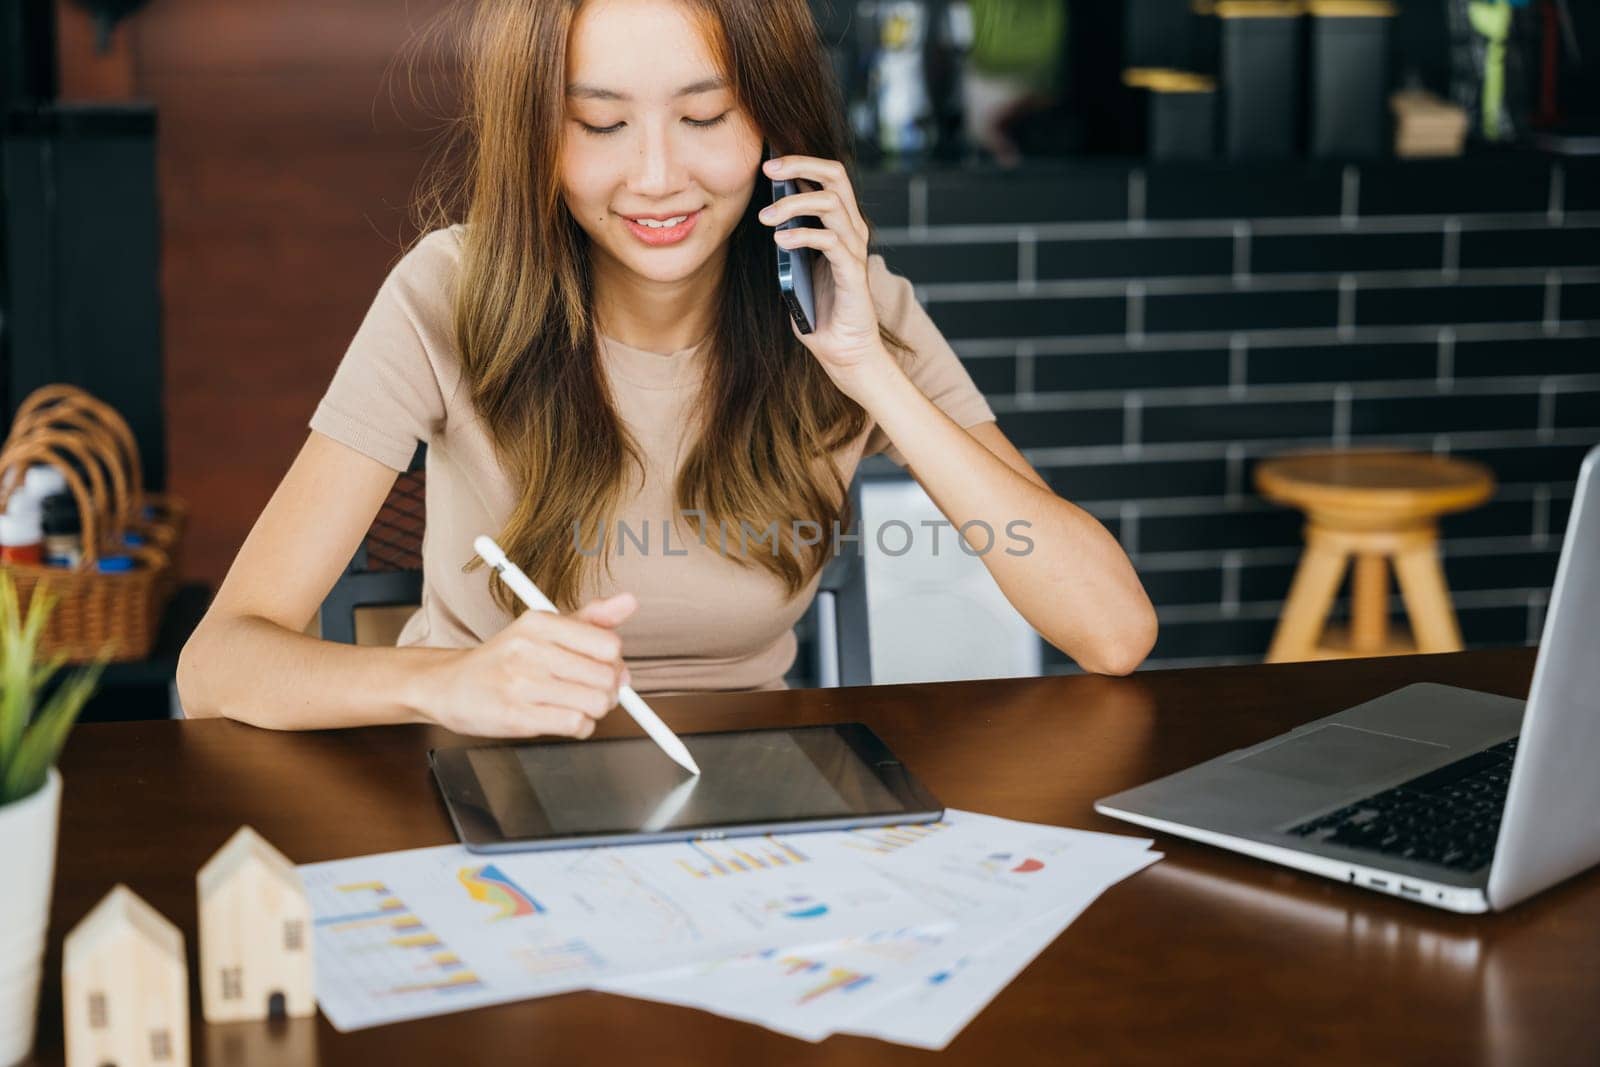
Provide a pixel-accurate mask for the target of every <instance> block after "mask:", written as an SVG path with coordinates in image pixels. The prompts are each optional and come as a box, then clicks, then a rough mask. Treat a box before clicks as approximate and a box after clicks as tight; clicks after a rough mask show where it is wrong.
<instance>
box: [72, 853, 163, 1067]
mask: <svg viewBox="0 0 1600 1067" xmlns="http://www.w3.org/2000/svg"><path fill="white" fill-rule="evenodd" d="M61 992H62V998H63V1011H62V1014H63V1023H64V1028H65V1031H66V1052H67V1055H66V1063H67V1067H107V1065H115V1067H144V1065H147V1064H148V1065H150V1067H188V1064H189V966H188V962H187V960H186V959H185V956H184V948H183V932H182V931H181V930H179V929H178V928H177V927H176V926H174V925H173V924H172V923H171V922H169V921H168V920H167V919H166V918H165V917H164V916H162V914H161V913H160V912H158V911H156V909H154V908H152V907H151V906H150V905H149V904H147V903H145V902H144V900H142V899H141V898H140V897H139V895H138V894H137V893H135V892H133V890H131V889H129V888H128V887H127V886H125V885H117V886H116V887H115V888H113V889H112V890H111V892H109V893H107V894H106V896H105V899H103V900H101V901H100V903H99V904H97V905H95V908H94V910H93V911H91V912H89V914H88V915H86V916H85V917H84V919H83V921H82V922H80V923H78V925H77V926H75V927H73V928H72V932H71V933H69V934H67V938H66V943H65V945H64V946H63V949H62V959H61Z"/></svg>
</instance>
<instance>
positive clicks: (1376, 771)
mask: <svg viewBox="0 0 1600 1067" xmlns="http://www.w3.org/2000/svg"><path fill="white" fill-rule="evenodd" d="M1446 747H1447V746H1445V745H1436V744H1433V743H1431V742H1428V741H1413V740H1410V739H1408V738H1404V737H1393V736H1391V735H1389V734H1375V733H1372V732H1371V731H1369V730H1357V729H1354V728H1352V727H1349V726H1337V725H1329V726H1324V727H1322V728H1320V729H1317V730H1311V731H1309V732H1307V733H1303V734H1300V735H1299V736H1297V737H1290V738H1287V739H1285V740H1283V741H1280V742H1278V743H1277V744H1276V745H1273V746H1272V747H1271V748H1268V749H1263V750H1262V751H1260V752H1257V753H1254V754H1253V755H1249V756H1245V757H1244V758H1243V759H1240V760H1237V761H1235V764H1234V765H1235V766H1238V767H1249V768H1250V769H1251V770H1253V771H1265V772H1266V773H1267V774H1276V775H1279V776H1281V777H1284V778H1293V779H1295V780H1297V781H1302V782H1315V783H1316V784H1318V785H1330V786H1358V785H1362V784H1363V783H1366V782H1376V781H1381V780H1383V779H1385V778H1391V777H1393V776H1394V775H1396V774H1399V773H1401V772H1403V771H1405V770H1407V769H1409V768H1412V767H1416V768H1418V769H1419V770H1420V768H1421V767H1422V766H1424V761H1426V760H1428V759H1429V757H1430V756H1434V755H1436V754H1437V753H1438V752H1439V750H1440V749H1443V748H1446Z"/></svg>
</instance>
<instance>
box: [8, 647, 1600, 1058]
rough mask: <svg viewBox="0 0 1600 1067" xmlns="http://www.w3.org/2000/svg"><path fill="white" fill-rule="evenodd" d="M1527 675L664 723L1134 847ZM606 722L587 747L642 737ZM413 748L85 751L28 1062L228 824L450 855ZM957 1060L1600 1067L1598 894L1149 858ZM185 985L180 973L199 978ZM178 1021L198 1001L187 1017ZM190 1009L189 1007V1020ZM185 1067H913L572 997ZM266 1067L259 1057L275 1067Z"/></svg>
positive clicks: (614, 1000)
mask: <svg viewBox="0 0 1600 1067" xmlns="http://www.w3.org/2000/svg"><path fill="white" fill-rule="evenodd" d="M1532 666H1533V651H1532V650H1531V649H1507V650H1496V651H1489V652H1469V653H1460V654H1453V655H1436V656H1412V657H1397V658H1392V659H1375V660H1360V661H1347V662H1342V663H1339V662H1335V663H1307V664H1282V665H1273V666H1259V667H1227V668H1212V669H1206V670H1189V671H1161V672H1151V673H1146V674H1138V675H1134V676H1131V677H1127V678H1107V677H1098V676H1073V677H1054V678H1029V679H1011V680H1005V681H993V682H958V683H948V684H944V685H902V686H883V687H877V688H872V689H856V690H837V689H835V690H797V691H790V692H767V693H747V694H724V695H717V696H711V697H673V698H661V699H659V700H657V701H654V702H653V704H654V706H655V707H657V708H658V709H659V710H660V711H661V712H662V713H663V715H664V717H665V718H666V719H667V721H668V722H669V723H671V724H672V725H673V726H674V727H675V728H677V729H679V730H682V731H695V730H709V729H718V728H725V727H727V726H729V725H731V724H734V723H738V724H740V725H746V724H748V725H752V726H756V725H779V724H784V723H821V722H831V721H839V720H850V719H860V720H862V721H864V722H866V723H868V724H869V725H871V726H872V728H873V729H875V730H877V731H878V732H879V733H880V734H881V735H882V736H883V737H884V738H885V739H886V740H887V741H888V742H889V744H890V745H891V746H892V747H893V748H894V749H895V750H896V752H898V753H899V754H901V755H902V756H903V757H904V758H905V759H906V761H907V762H908V763H909V764H910V765H911V766H912V767H913V768H915V770H916V771H917V773H918V774H919V775H920V776H921V777H922V778H923V780H924V781H926V782H927V783H928V785H929V786H930V787H931V788H932V789H933V790H934V791H935V792H936V793H937V794H938V796H939V797H940V798H941V799H942V800H943V801H944V802H945V803H946V804H948V805H950V806H952V807H958V808H965V809H970V810H975V811H982V812H987V813H990V814H993V815H1000V816H1005V817H1008V818H1014V819H1027V820H1032V821H1037V822H1045V823H1054V824H1057V825H1062V826H1074V827H1080V828H1084V829H1093V830H1109V831H1114V832H1136V828H1134V827H1129V826H1126V825H1124V824H1121V823H1117V822H1115V821H1113V820H1110V819H1105V818H1102V817H1100V816H1098V815H1096V814H1095V813H1094V811H1093V810H1092V809H1091V807H1090V805H1091V802H1092V801H1093V800H1094V799H1095V798H1096V797H1099V796H1103V795H1106V794H1108V793H1112V792H1116V791H1117V790H1120V789H1123V788H1126V787H1128V786H1131V785H1135V784H1137V783H1139V782H1143V781H1146V780H1148V779H1151V778H1154V777H1157V776H1159V775H1163V774H1167V773H1170V772H1172V771H1176V770H1179V769H1181V768H1183V767H1185V766H1187V765H1189V764H1191V763H1194V762H1196V761H1199V760H1202V759H1206V758H1209V757H1211V756H1215V755H1218V754H1221V753H1223V752H1226V751H1230V750H1232V749H1235V748H1239V747H1242V746H1244V745H1248V744H1252V743H1254V742H1257V741H1260V740H1263V739H1265V738H1267V737H1270V736H1272V735H1273V734H1276V733H1279V732H1281V731H1283V730H1286V729H1288V728H1289V727H1292V726H1294V725H1297V724H1299V723H1301V722H1304V721H1306V720H1309V719H1313V718H1316V717H1318V716H1321V715H1325V714H1328V713H1331V712H1334V711H1338V710H1339V709H1341V708H1344V707H1347V706H1349V705H1351V704H1355V703H1359V702H1360V701H1362V700H1366V699H1369V698H1371V697H1374V696H1377V695H1378V694H1380V693H1383V692H1386V691H1388V690H1389V689H1392V688H1395V687H1398V686H1400V685H1404V684H1406V683H1409V682H1413V681H1437V682H1445V683H1450V684H1457V685H1463V686H1468V687H1471V688H1477V689H1484V690H1491V691H1495V692H1501V693H1507V694H1512V695H1516V696H1523V695H1526V692H1527V686H1528V681H1529V677H1530V674H1531V671H1532ZM631 727H632V724H631V722H629V721H627V719H626V716H623V715H621V714H620V713H619V714H613V715H612V716H610V717H609V718H608V720H607V721H606V723H605V724H603V730H602V732H603V733H607V734H623V733H628V732H632V731H631ZM458 743H461V739H459V738H456V737H454V736H452V735H449V734H447V733H445V732H443V731H439V730H432V729H428V728H424V727H390V728H379V729H367V730H348V731H331V732H322V733H306V734H289V733H275V732H271V731H262V730H255V729H252V728H250V727H247V726H242V725H239V724H236V723H231V722H226V721H209V722H192V723H182V722H150V723H125V724H107V725H88V726H84V727H81V728H79V729H78V730H76V731H75V732H74V734H73V736H72V740H71V742H70V743H69V745H68V747H67V751H66V753H65V755H64V758H63V761H62V768H61V769H62V773H63V775H64V777H65V792H64V795H63V805H62V823H61V840H60V849H59V861H58V871H57V879H56V891H55V900H54V906H53V910H52V915H51V920H52V921H51V929H50V940H49V946H48V949H47V953H46V962H45V979H44V982H45V985H44V989H43V991H42V997H41V999H42V1001H43V1009H42V1019H41V1026H40V1035H39V1047H38V1061H37V1062H39V1063H44V1064H54V1063H58V1062H60V1058H61V1048H60V1042H61V1018H60V1011H61V995H60V988H61V987H60V964H61V939H62V936H63V934H64V933H65V931H66V930H68V929H70V927H71V926H72V924H74V923H76V922H77V921H78V920H79V919H80V918H82V917H83V915H84V914H85V913H86V912H87V911H88V909H89V908H90V907H91V906H92V905H93V904H94V903H95V902H96V901H97V900H98V899H99V898H100V897H101V895H103V894H104V893H105V892H106V891H107V890H108V889H109V888H110V887H111V885H112V884H113V883H114V882H116V881H119V880H120V881H124V882H126V883H128V884H129V885H130V886H131V887H132V888H133V889H134V890H135V891H137V892H139V893H141V894H142V895H144V897H145V898H146V899H148V900H149V901H150V902H151V903H153V904H154V905H155V906H156V907H157V908H159V909H161V911H162V912H163V913H165V914H166V915H167V916H169V917H170V918H172V919H173V920H174V921H175V922H177V923H178V924H179V925H180V926H181V927H183V929H184V933H185V936H186V937H187V938H188V950H189V957H190V966H191V970H192V968H193V966H194V960H195V958H196V952H197V948H198V946H197V945H196V943H195V940H194V938H195V892H194V873H195V870H196V869H197V868H198V867H199V865H200V864H201V863H202V862H203V861H204V860H205V859H206V858H207V856H209V854H210V853H211V852H212V850H214V849H215V848H217V847H218V846H219V845H221V844H222V842H223V841H224V840H225V839H226V838H227V837H228V835H229V834H231V833H232V832H233V831H234V830H235V829H236V828H237V827H238V826H239V824H240V823H250V824H251V825H253V826H255V827H256V829H258V830H260V831H261V832H262V833H263V834H265V835H266V836H267V838H268V839H269V840H271V841H273V842H274V843H276V844H277V845H278V846H279V847H280V848H281V849H283V851H284V852H286V853H287V854H288V855H289V857H290V858H291V859H293V860H295V861H296V862H300V863H303V862H312V861H317V860H328V859H335V858H338V857H343V856H354V855H361V854H366V853H374V852H386V851H390V850H393V849H403V848H415V847H420V846H425V845H437V844H444V843H448V842H450V841H452V840H453V835H452V833H451V830H450V827H449V824H448V821H447V819H446V816H445V814H444V811H443V809H442V807H441V805H440V803H439V801H438V799H437V796H436V794H435V791H434V788H433V783H432V781H431V779H430V778H429V776H428V772H427V768H426V766H425V762H424V758H423V754H424V752H425V750H426V749H427V748H429V747H430V746H437V745H448V744H458ZM1157 845H1158V847H1159V848H1161V849H1163V850H1164V851H1165V852H1166V853H1167V858H1166V859H1165V860H1163V861H1161V862H1160V863H1157V864H1156V865H1155V866H1153V867H1151V868H1150V869H1149V870H1147V871H1144V872H1142V873H1140V874H1138V875H1136V876H1134V877H1133V878H1132V879H1130V880H1128V881H1127V882H1125V883H1123V884H1121V885H1118V886H1116V887H1114V888H1113V889H1112V890H1111V891H1110V892H1108V893H1107V894H1106V895H1105V896H1104V897H1103V898H1102V899H1101V900H1100V901H1099V902H1098V903H1096V904H1095V905H1094V906H1093V907H1091V908H1090V909H1089V911H1088V912H1087V913H1085V914H1084V915H1083V916H1082V917H1081V918H1079V919H1078V921H1077V922H1075V923H1074V924H1073V925H1072V926H1071V927H1070V928H1069V929H1068V930H1067V932H1066V933H1065V934H1064V935H1063V936H1062V937H1061V938H1059V939H1058V940H1057V941H1056V942H1055V943H1054V944H1053V945H1051V946H1050V947H1049V948H1048V949H1046V950H1045V952H1044V954H1043V955H1042V956H1040V957H1039V958H1038V959H1037V960H1036V961H1034V963H1033V964H1032V965H1031V966H1030V967H1029V968H1028V969H1027V970H1026V971H1025V972H1023V974H1022V975H1021V976H1019V977H1018V979H1017V980H1016V981H1015V982H1013V983H1012V985H1011V986H1010V987H1009V988H1008V989H1006V990H1005V991H1004V992H1003V993H1002V994H1001V995H1000V996H999V997H998V998H997V999H996V1000H995V1001H994V1003H992V1004H991V1005H990V1006H989V1007H988V1008H987V1009H986V1010H985V1011H984V1012H983V1013H982V1014H981V1015H980V1016H979V1017H978V1018H977V1019H976V1020H975V1021H974V1022H973V1023H972V1024H971V1025H970V1026H968V1027H967V1029H966V1030H965V1031H964V1032H963V1033H962V1034H961V1035H960V1036H959V1037H958V1038H956V1040H955V1042H954V1043H953V1044H952V1045H951V1046H950V1048H949V1049H948V1050H947V1051H946V1052H945V1054H944V1059H945V1060H947V1061H949V1062H957V1063H983V1064H986V1065H988V1064H994V1063H999V1062H1007V1063H1016V1062H1064V1061H1069V1060H1070V1061H1072V1062H1084V1063H1088V1062H1101V1061H1103V1062H1108V1063H1123V1064H1125V1063H1171V1062H1194V1063H1210V1062H1229V1063H1241V1062H1272V1063H1300V1062H1327V1063H1354V1062H1362V1063H1384V1062H1393V1063H1401V1062H1404V1063H1424V1062H1429V1063H1450V1064H1455V1065H1466V1064H1475V1063H1508V1064H1523V1063H1540V1064H1556V1063H1575V1064H1577V1063H1581V1064H1590V1065H1592V1064H1595V1063H1600V1017H1597V1015H1596V1013H1595V1010H1594V1008H1595V1005H1596V1004H1600V963H1597V961H1600V873H1596V872H1591V873H1589V874H1586V875H1580V876H1579V877H1578V878H1576V879H1574V880H1572V881H1569V882H1567V883H1566V884H1564V885H1561V886H1558V887H1556V888H1554V889H1552V890H1550V891H1548V892H1546V893H1544V894H1542V895H1540V896H1538V897H1535V898H1534V899H1532V900H1530V901H1528V902H1526V903H1524V904H1523V905H1521V906H1520V907H1518V908H1516V909H1515V910H1513V911H1511V912H1508V913H1507V914H1505V915H1503V916H1489V917H1486V916H1478V917H1468V916H1458V915H1451V914H1447V913H1443V912H1435V911H1433V910H1431V909H1427V908H1423V907H1420V906H1418V905H1415V904H1410V903H1407V902H1405V901H1402V900H1398V899H1394V898H1390V897H1385V896H1380V895H1378V894H1375V893H1368V892H1363V891H1360V890H1356V889H1350V888H1347V887H1345V886H1341V885H1338V884H1335V883H1332V882H1327V881H1323V880H1321V879H1318V878H1314V877H1312V876H1310V875H1303V874H1299V873H1296V872H1293V871H1288V870H1283V869H1280V868H1277V867H1273V866H1270V865H1267V864H1264V863H1259V862H1256V861H1253V860H1250V859H1246V858H1244V857H1240V856H1235V855H1232V854H1229V853H1226V852H1222V851H1218V850H1213V849H1208V848H1205V847H1202V846H1199V845H1192V844H1188V843H1185V842H1182V841H1178V840H1174V839H1171V838H1166V837H1161V838H1159V839H1158V842H1157ZM191 984H192V975H191ZM191 996H193V994H191ZM193 1003H194V1004H195V1005H198V1000H197V999H196V1000H194V1002H193ZM195 1015H196V1023H195V1030H194V1039H195V1040H194V1043H193V1048H194V1052H195V1056H194V1062H195V1063H197V1064H198V1063H211V1064H218V1063H238V1064H243V1063H261V1062H293V1063H296V1064H309V1063H320V1064H323V1065H330V1064H345V1063H350V1064H357V1063H393V1064H409V1063H417V1064H442V1063H456V1062H466V1059H464V1058H463V1050H467V1049H470V1050H471V1054H470V1056H469V1057H467V1058H469V1059H470V1060H471V1061H472V1062H474V1063H483V1064H488V1063H519V1064H520V1063H527V1062H530V1056H531V1057H532V1058H533V1061H534V1062H539V1063H549V1064H556V1063H559V1064H566V1063H597V1064H612V1063H639V1062H643V1063H651V1064H656V1063H684V1064H691V1063H692V1064H695V1065H696V1067H700V1065H703V1064H705V1063H707V1062H713V1063H722V1062H727V1063H733V1062H744V1063H749V1062H757V1063H762V1064H764V1065H771V1064H777V1063H790V1062H807V1063H813V1062H815V1063H821V1062H827V1063H843V1064H880V1063H898V1062H911V1061H913V1060H920V1059H922V1058H923V1057H926V1056H927V1053H923V1052H918V1051H916V1050H913V1049H908V1048H903V1047H900V1046H895V1045H888V1044H884V1043H882V1042H878V1041H871V1040H867V1039H863V1038H852V1037H832V1038H829V1039H828V1040H827V1041H826V1042H824V1043H822V1044H820V1045H808V1044H806V1043H804V1042H800V1041H795V1040H792V1039H789V1038H786V1037H780V1036H778V1035H776V1034H773V1033H770V1032H768V1031H766V1030H763V1029H760V1028H758V1027H755V1026H751V1025H747V1024H744V1023H738V1022H733V1021H730V1020H726V1019H722V1018H718V1017H716V1016H712V1015H708V1014H704V1013H701V1012H697V1011H692V1010H689V1009H686V1008H677V1007H669V1006H665V1005H659V1004H651V1003H646V1002H643V1001H636V1000H629V999H626V998H621V997H613V996H607V995H603V994H599V993H574V994H568V995H565V996H559V997H553V998H548V999H544V1000H535V1001H526V1002H523V1003H518V1004H510V1005H504V1006H500V1007H494V1008H485V1009H480V1010H476V1011H471V1012H465V1013H461V1014H457V1015H451V1016H445V1017H443V1018H437V1019H426V1020H420V1021H417V1022H412V1023H404V1024H399V1025H394V1026H386V1027H379V1028H377V1029H373V1030H366V1031H361V1032H358V1033H353V1034H340V1033H338V1032H337V1031H335V1030H334V1029H333V1028H332V1027H330V1026H329V1025H328V1024H327V1023H326V1022H325V1021H323V1020H322V1019H321V1018H320V1017H319V1018H318V1019H316V1020H314V1021H312V1020H303V1021H297V1022H295V1023H293V1024H290V1026H289V1027H288V1028H286V1029H280V1030H278V1031H272V1030H271V1029H270V1028H269V1026H268V1025H267V1024H259V1025H258V1024H237V1025H235V1026H231V1027H207V1026H204V1025H202V1024H200V1023H199V1022H198V1011H197V1010H196V1013H195ZM274 1053H275V1054H276V1057H275V1058H274V1059H270V1060H269V1059H263V1058H262V1055H261V1054H268V1056H269V1057H270V1056H272V1055H273V1054H274Z"/></svg>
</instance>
